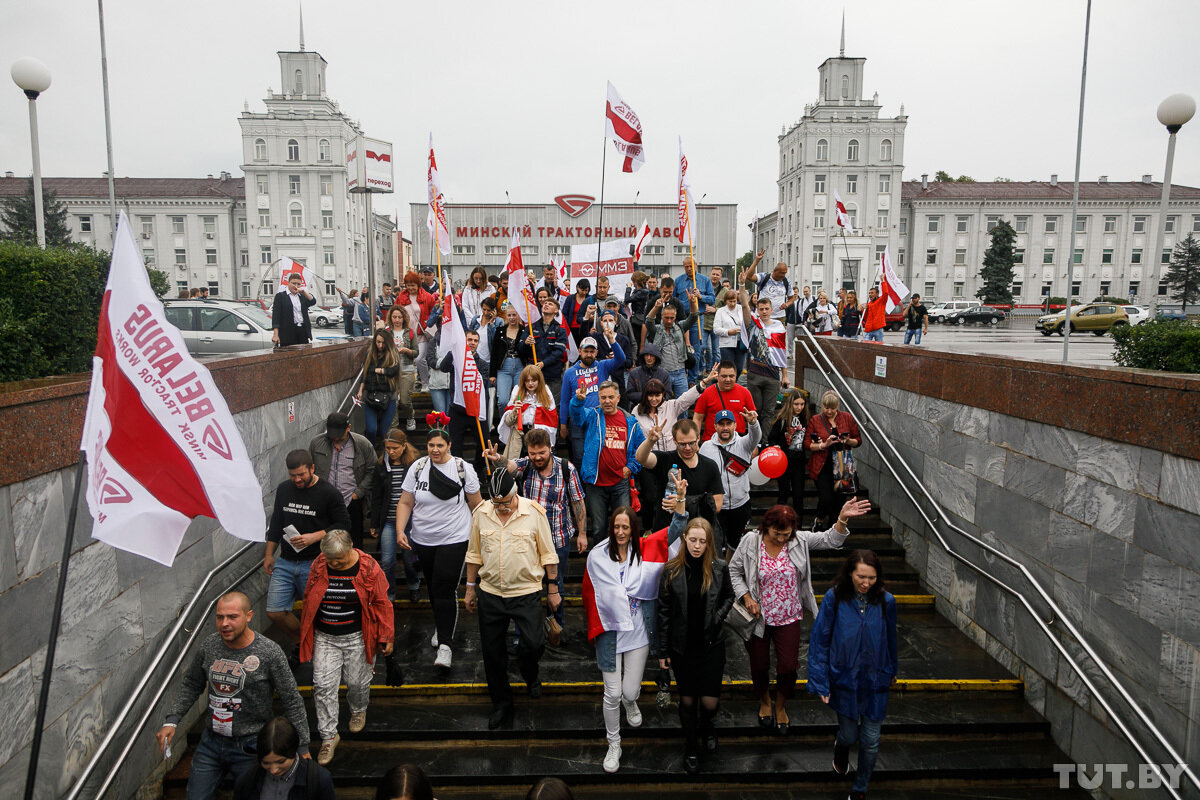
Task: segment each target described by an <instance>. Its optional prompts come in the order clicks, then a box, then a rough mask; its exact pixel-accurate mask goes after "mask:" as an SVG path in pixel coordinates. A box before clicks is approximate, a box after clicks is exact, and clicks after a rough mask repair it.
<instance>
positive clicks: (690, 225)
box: [679, 136, 700, 247]
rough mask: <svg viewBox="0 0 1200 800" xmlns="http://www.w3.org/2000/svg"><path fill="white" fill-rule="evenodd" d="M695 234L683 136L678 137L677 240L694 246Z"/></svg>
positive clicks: (696, 238)
mask: <svg viewBox="0 0 1200 800" xmlns="http://www.w3.org/2000/svg"><path fill="white" fill-rule="evenodd" d="M699 240H700V239H699V236H697V234H696V203H695V201H694V200H693V195H692V184H691V182H690V179H689V178H688V160H687V156H685V155H684V154H683V137H682V136H680V137H679V241H680V242H682V243H684V244H691V245H692V246H693V247H695V245H696V243H697V242H699Z"/></svg>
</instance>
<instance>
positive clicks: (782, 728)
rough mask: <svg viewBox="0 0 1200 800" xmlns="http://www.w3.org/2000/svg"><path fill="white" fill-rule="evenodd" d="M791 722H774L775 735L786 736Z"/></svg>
mask: <svg viewBox="0 0 1200 800" xmlns="http://www.w3.org/2000/svg"><path fill="white" fill-rule="evenodd" d="M791 724H792V723H791V721H788V722H776V723H775V734H776V735H777V736H787V733H788V728H790V727H791Z"/></svg>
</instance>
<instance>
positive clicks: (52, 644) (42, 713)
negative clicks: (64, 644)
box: [25, 451, 87, 800]
mask: <svg viewBox="0 0 1200 800" xmlns="http://www.w3.org/2000/svg"><path fill="white" fill-rule="evenodd" d="M86 463H87V459H86V457H85V456H84V454H83V452H82V451H80V453H79V460H78V461H77V462H75V491H74V494H73V496H72V498H71V511H70V513H69V514H68V515H67V531H66V537H65V538H64V540H63V551H62V558H61V559H60V560H59V562H58V589H57V590H56V591H55V594H54V611H53V612H51V616H50V638H49V639H48V640H47V642H46V661H45V664H44V666H43V667H42V687H41V691H40V692H39V693H38V702H37V712H36V714H35V715H34V721H33V740H32V741H31V742H30V743H29V769H28V771H27V772H26V773H25V800H33V794H34V792H33V790H34V786H35V784H36V782H37V768H38V754H39V753H40V752H41V749H42V727H43V725H44V724H45V722H46V706H47V705H48V703H49V700H50V677H51V674H52V673H53V672H54V653H55V650H57V649H58V629H59V625H60V623H61V622H62V607H63V595H64V594H65V592H66V589H67V567H68V566H69V565H70V561H71V544H72V542H73V541H74V539H75V520H76V518H77V517H78V515H79V488H80V487H81V486H82V485H83V477H84V476H83V468H84V465H85V464H86Z"/></svg>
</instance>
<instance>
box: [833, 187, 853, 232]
mask: <svg viewBox="0 0 1200 800" xmlns="http://www.w3.org/2000/svg"><path fill="white" fill-rule="evenodd" d="M833 206H834V213H835V214H836V215H837V224H838V227H839V228H844V229H845V230H846V233H848V234H850V235H851V236H853V235H854V226H853V225H851V224H850V214H849V213H848V212H847V211H846V204H845V203H843V202H842V198H841V195H839V194H838V193H837V189H834V190H833Z"/></svg>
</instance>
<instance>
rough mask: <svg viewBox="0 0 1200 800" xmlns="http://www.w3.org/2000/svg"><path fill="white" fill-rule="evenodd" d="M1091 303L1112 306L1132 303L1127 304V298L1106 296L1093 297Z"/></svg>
mask: <svg viewBox="0 0 1200 800" xmlns="http://www.w3.org/2000/svg"><path fill="white" fill-rule="evenodd" d="M1092 302H1093V303H1112V304H1113V305H1117V306H1128V305H1132V303H1130V302H1129V298H1128V297H1109V296H1108V295H1105V296H1104V297H1094V298H1092Z"/></svg>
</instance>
